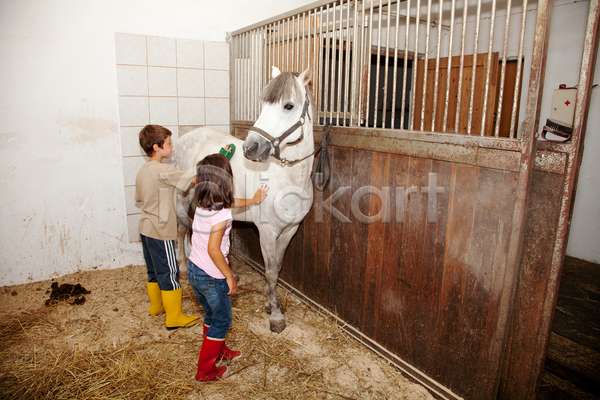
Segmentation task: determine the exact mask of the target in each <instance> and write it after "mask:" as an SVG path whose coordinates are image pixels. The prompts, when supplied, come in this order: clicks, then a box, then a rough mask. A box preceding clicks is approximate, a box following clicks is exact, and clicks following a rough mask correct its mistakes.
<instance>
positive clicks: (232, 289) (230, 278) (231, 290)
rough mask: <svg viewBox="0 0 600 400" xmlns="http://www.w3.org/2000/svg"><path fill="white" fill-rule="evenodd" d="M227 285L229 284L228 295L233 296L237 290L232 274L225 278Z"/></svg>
mask: <svg viewBox="0 0 600 400" xmlns="http://www.w3.org/2000/svg"><path fill="white" fill-rule="evenodd" d="M226 279H227V286H229V293H227V294H228V295H229V296H233V295H234V294H235V293H236V292H237V282H236V280H235V278H234V277H233V275H229V276H228V277H227V278H226Z"/></svg>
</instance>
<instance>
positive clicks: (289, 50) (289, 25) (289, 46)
mask: <svg viewBox="0 0 600 400" xmlns="http://www.w3.org/2000/svg"><path fill="white" fill-rule="evenodd" d="M286 26H287V33H288V34H287V38H286V40H285V43H286V50H285V57H286V58H285V71H291V70H292V68H294V67H293V65H292V63H293V60H292V62H290V57H291V56H292V54H291V53H292V50H293V49H294V47H293V43H292V41H291V39H290V38H291V37H292V23H291V21H290V19H289V18H288V19H287V23H286Z"/></svg>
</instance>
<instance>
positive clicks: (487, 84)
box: [480, 0, 496, 136]
mask: <svg viewBox="0 0 600 400" xmlns="http://www.w3.org/2000/svg"><path fill="white" fill-rule="evenodd" d="M495 24H496V0H492V16H491V20H490V36H489V40H490V41H489V43H488V59H487V67H486V71H485V92H484V96H483V110H482V113H481V134H480V136H485V128H486V126H485V123H486V116H487V105H488V93H489V91H490V71H491V68H492V46H493V44H494V43H493V42H494V27H495Z"/></svg>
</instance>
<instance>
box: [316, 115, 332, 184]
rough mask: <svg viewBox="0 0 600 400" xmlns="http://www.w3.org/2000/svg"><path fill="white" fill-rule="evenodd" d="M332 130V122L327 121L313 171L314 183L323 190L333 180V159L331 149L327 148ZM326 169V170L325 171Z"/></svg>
mask: <svg viewBox="0 0 600 400" xmlns="http://www.w3.org/2000/svg"><path fill="white" fill-rule="evenodd" d="M330 131H331V124H330V123H327V125H325V127H324V128H323V135H322V136H321V143H319V147H318V149H317V151H319V150H320V153H319V156H318V159H317V163H316V164H315V169H314V171H313V184H314V185H315V189H317V190H318V191H320V192H322V191H324V190H325V189H327V187H328V186H329V181H330V180H331V160H330V158H329V150H328V149H327V143H329V132H330ZM323 171H325V172H323ZM325 176H326V177H327V179H325Z"/></svg>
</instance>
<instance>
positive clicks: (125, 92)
mask: <svg viewBox="0 0 600 400" xmlns="http://www.w3.org/2000/svg"><path fill="white" fill-rule="evenodd" d="M115 45H116V46H115V47H116V58H117V85H118V94H119V118H120V132H121V150H122V155H123V174H124V177H125V196H126V199H125V200H126V204H127V223H128V229H129V240H130V241H132V242H133V241H138V240H139V236H138V233H137V223H138V220H139V214H140V210H139V206H138V205H136V203H135V200H134V198H133V196H134V194H135V175H136V174H137V171H138V169H139V168H140V166H141V165H142V164H143V163H144V162H146V160H147V158H146V156H145V155H144V151H143V150H142V149H141V147H140V145H139V141H138V134H139V132H140V130H141V129H142V128H143V127H144V126H145V125H147V124H158V125H163V126H165V127H166V128H168V129H170V130H171V132H173V137H172V139H173V142H174V143H175V144H176V143H177V138H178V137H179V135H183V134H185V133H186V132H189V131H190V130H192V129H194V128H196V127H198V126H201V125H210V126H214V127H217V128H220V129H224V130H226V131H229V129H230V128H229V44H227V43H218V42H204V41H200V40H189V39H174V38H166V37H159V36H145V35H132V34H128V33H117V34H115ZM167 162H168V160H167Z"/></svg>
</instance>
